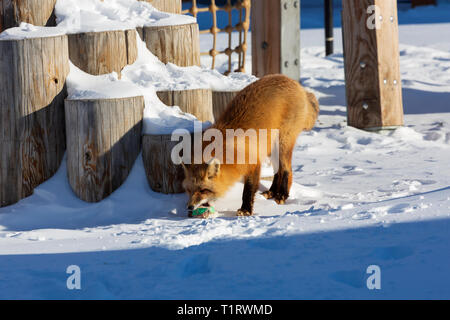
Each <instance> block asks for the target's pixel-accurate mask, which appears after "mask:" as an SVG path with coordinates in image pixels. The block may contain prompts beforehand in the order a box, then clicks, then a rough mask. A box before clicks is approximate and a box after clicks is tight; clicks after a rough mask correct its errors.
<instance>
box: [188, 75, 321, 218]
mask: <svg viewBox="0 0 450 320" xmlns="http://www.w3.org/2000/svg"><path fill="white" fill-rule="evenodd" d="M318 114H319V104H318V102H317V99H316V97H315V96H314V94H312V93H310V92H307V91H306V90H305V89H304V88H303V87H302V86H301V85H300V84H299V83H298V82H296V81H294V80H291V79H289V78H288V77H286V76H283V75H269V76H265V77H263V78H261V79H260V80H258V81H256V82H254V83H252V84H251V85H249V86H247V87H246V88H244V89H243V90H242V91H240V92H239V93H238V94H237V96H236V97H235V98H234V99H233V100H232V101H231V102H230V103H229V105H228V106H227V108H226V110H225V111H224V112H223V114H222V115H221V116H220V117H219V119H218V120H217V121H216V122H215V124H214V125H213V126H212V127H211V128H214V129H217V130H219V131H221V132H222V133H223V136H225V135H226V134H225V133H226V131H227V130H228V129H234V130H238V129H242V130H248V129H254V130H260V129H266V130H267V132H269V134H268V135H267V137H264V138H261V137H258V143H260V141H259V140H260V139H267V148H268V149H267V150H268V154H267V156H271V153H272V151H273V145H274V144H273V140H274V138H275V137H274V135H271V134H270V132H272V131H273V129H276V130H278V155H279V157H278V159H277V160H278V162H279V163H278V171H277V172H276V174H275V175H274V178H273V182H272V186H271V187H270V189H269V190H268V191H265V192H264V193H263V195H264V196H265V197H266V198H267V199H274V200H275V201H276V202H277V203H278V204H284V203H285V201H286V199H287V198H288V197H289V190H290V188H291V185H292V163H291V162H292V152H293V149H294V145H295V142H296V140H297V137H298V135H299V134H300V133H301V132H302V131H304V130H311V129H312V128H313V127H314V124H315V122H316V120H317V117H318ZM234 138H235V137H233V138H232V139H225V141H224V143H223V150H224V154H225V153H226V152H228V151H230V150H229V149H230V148H231V149H233V150H232V151H239V150H238V148H243V147H244V148H245V151H244V152H245V160H246V161H244V163H237V162H236V156H234V158H233V160H235V161H234V162H233V163H228V161H227V163H225V162H224V161H223V160H220V159H218V158H216V157H213V158H212V159H210V160H209V161H202V163H201V164H183V168H184V173H185V179H184V181H183V187H184V189H185V191H186V192H187V194H188V195H189V201H188V204H187V209H188V211H189V212H190V216H191V215H192V211H193V210H195V209H197V208H199V207H200V206H209V203H210V202H211V201H214V200H216V199H218V198H220V197H221V196H223V195H224V194H225V192H226V191H227V190H228V189H229V188H230V187H231V186H233V185H234V184H235V183H236V182H237V181H238V180H239V179H241V178H243V183H244V191H243V195H242V206H241V208H240V209H239V210H238V211H237V215H238V216H250V215H252V214H253V203H254V197H255V193H256V192H257V190H258V187H259V180H260V170H261V163H262V162H263V161H264V160H265V159H261V158H260V154H259V150H258V148H251V145H250V142H249V141H245V143H244V144H241V145H239V144H238V145H236V144H235V143H234V142H235V139H234ZM244 139H245V137H244ZM263 143H264V141H263ZM203 148H205V144H204V145H203ZM252 150H253V151H252ZM251 152H253V153H255V152H256V153H257V155H256V162H254V163H250V162H249V161H248V159H249V158H250V157H251V156H255V155H254V154H250V153H251ZM236 153H237V152H234V153H233V154H234V155H235V154H236ZM212 155H213V156H214V154H212Z"/></svg>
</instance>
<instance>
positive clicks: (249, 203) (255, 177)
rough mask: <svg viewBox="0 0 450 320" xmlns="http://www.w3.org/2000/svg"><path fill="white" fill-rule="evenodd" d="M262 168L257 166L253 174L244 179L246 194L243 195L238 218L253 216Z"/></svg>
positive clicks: (252, 171)
mask: <svg viewBox="0 0 450 320" xmlns="http://www.w3.org/2000/svg"><path fill="white" fill-rule="evenodd" d="M260 174H261V166H260V165H259V164H258V165H256V166H255V167H254V168H253V169H252V170H251V172H250V173H249V174H248V175H246V176H245V177H244V192H243V193H242V206H241V208H240V209H239V210H238V211H237V215H238V216H251V215H252V214H253V203H254V201H255V193H256V191H258V186H259V177H260Z"/></svg>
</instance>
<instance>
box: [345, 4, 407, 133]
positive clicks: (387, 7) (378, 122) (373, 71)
mask: <svg viewBox="0 0 450 320" xmlns="http://www.w3.org/2000/svg"><path fill="white" fill-rule="evenodd" d="M342 22H343V24H342V25H343V27H342V34H343V38H344V63H345V80H346V95H347V118H348V124H349V125H350V126H353V127H356V128H360V129H370V130H377V129H381V128H389V127H396V126H401V125H403V106H402V86H401V79H400V66H399V65H400V64H399V44H398V22H397V1H395V0H361V1H351V0H344V1H343V11H342Z"/></svg>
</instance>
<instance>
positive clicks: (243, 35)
mask: <svg viewBox="0 0 450 320" xmlns="http://www.w3.org/2000/svg"><path fill="white" fill-rule="evenodd" d="M250 9H251V0H237V1H236V2H235V3H234V4H233V3H232V0H226V3H225V5H223V6H219V5H217V4H216V0H211V1H210V5H209V6H207V7H199V6H198V5H197V0H192V7H191V8H189V9H187V10H184V11H183V12H182V13H183V14H191V15H193V16H194V17H196V18H197V16H198V15H199V14H206V13H210V14H211V15H212V26H211V28H210V29H207V30H201V31H200V34H208V33H210V34H212V36H213V41H212V49H211V50H209V51H208V52H201V55H202V56H211V57H212V65H211V69H214V68H215V67H216V61H217V59H216V57H217V56H218V55H227V56H228V70H227V71H226V72H225V74H229V73H230V72H232V71H236V72H245V62H246V61H245V56H246V53H247V36H248V29H249V26H250ZM234 10H237V11H239V22H238V23H237V24H234V25H233V11H234ZM220 11H224V12H226V13H227V14H228V25H227V26H226V27H224V28H222V29H221V28H219V27H218V24H217V20H218V19H217V16H218V13H219V14H220ZM233 31H238V33H239V34H238V37H239V39H238V40H239V42H238V45H237V46H235V47H233V41H232V40H233V39H232V33H233ZM220 32H225V33H227V34H228V47H227V48H225V49H224V50H221V51H219V50H218V49H217V35H218V33H220ZM233 53H236V54H237V55H238V68H237V69H236V70H232V55H233Z"/></svg>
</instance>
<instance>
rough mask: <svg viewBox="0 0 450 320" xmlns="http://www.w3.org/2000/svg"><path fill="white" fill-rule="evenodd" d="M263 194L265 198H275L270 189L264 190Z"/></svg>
mask: <svg viewBox="0 0 450 320" xmlns="http://www.w3.org/2000/svg"><path fill="white" fill-rule="evenodd" d="M261 194H262V195H263V197H264V198H266V199H272V198H273V192H272V191H270V190H267V191H264V192H263V193H261Z"/></svg>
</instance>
